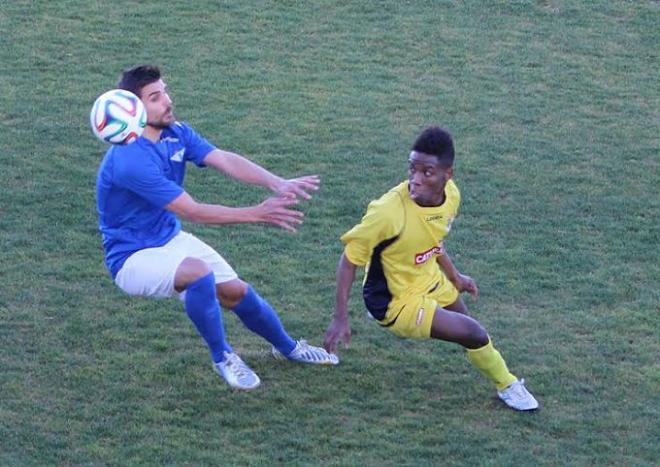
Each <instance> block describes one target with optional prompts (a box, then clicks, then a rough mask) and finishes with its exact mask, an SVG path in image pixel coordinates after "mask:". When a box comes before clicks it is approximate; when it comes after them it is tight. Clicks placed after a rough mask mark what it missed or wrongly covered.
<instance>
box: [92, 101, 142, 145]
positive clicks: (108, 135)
mask: <svg viewBox="0 0 660 467" xmlns="http://www.w3.org/2000/svg"><path fill="white" fill-rule="evenodd" d="M89 122H90V124H91V125H92V131H93V132H94V134H95V135H96V137H97V138H98V139H100V140H101V141H105V142H106V143H111V144H130V143H132V142H133V141H135V140H136V139H138V138H139V137H140V135H142V132H143V131H144V128H145V127H146V126H147V111H146V109H145V108H144V104H143V103H142V101H141V100H140V98H139V97H138V96H136V95H135V94H133V93H132V92H130V91H125V90H123V89H112V90H110V91H108V92H106V93H103V94H101V95H100V96H99V97H98V98H97V99H96V101H94V105H93V106H92V111H91V112H90V114H89Z"/></svg>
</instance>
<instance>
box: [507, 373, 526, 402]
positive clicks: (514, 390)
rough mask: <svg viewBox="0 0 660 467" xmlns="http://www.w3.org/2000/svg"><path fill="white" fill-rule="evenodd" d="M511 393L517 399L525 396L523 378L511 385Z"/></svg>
mask: <svg viewBox="0 0 660 467" xmlns="http://www.w3.org/2000/svg"><path fill="white" fill-rule="evenodd" d="M511 395H513V396H514V397H516V398H518V399H523V398H525V397H527V390H526V389H525V379H524V378H523V379H521V380H519V381H516V382H514V383H513V384H512V385H511Z"/></svg>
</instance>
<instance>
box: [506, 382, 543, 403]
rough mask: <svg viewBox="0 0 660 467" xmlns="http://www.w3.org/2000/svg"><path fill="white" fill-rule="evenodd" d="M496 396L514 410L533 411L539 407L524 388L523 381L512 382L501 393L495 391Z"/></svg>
mask: <svg viewBox="0 0 660 467" xmlns="http://www.w3.org/2000/svg"><path fill="white" fill-rule="evenodd" d="M497 395H498V396H499V397H500V399H502V400H503V401H504V403H505V404H506V405H508V406H509V407H511V408H512V409H515V410H535V409H538V407H539V403H538V402H537V400H536V399H534V396H532V394H531V393H530V392H529V391H528V390H527V388H526V387H525V380H524V379H519V380H518V381H514V382H513V383H511V384H510V385H509V386H507V387H506V388H504V389H502V390H501V391H497Z"/></svg>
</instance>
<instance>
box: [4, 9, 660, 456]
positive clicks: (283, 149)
mask: <svg viewBox="0 0 660 467" xmlns="http://www.w3.org/2000/svg"><path fill="white" fill-rule="evenodd" d="M112 3H113V6H112V7H110V6H105V4H102V3H96V2H83V1H74V0H70V1H69V0H58V1H53V2H45V1H12V2H9V1H2V0H0V63H1V64H2V65H1V66H0V122H1V124H2V131H1V132H0V163H1V166H2V170H0V182H1V183H2V188H3V189H2V191H1V192H0V279H1V280H2V286H1V288H0V464H2V465H44V464H51V465H52V464H58V465H90V464H92V465H103V464H110V465H113V464H114V465H126V464H131V465H135V464H179V465H180V464H184V465H201V464H222V465H247V464H282V465H284V464H286V465H291V464H294V465H295V464H302V465H315V464H329V465H429V464H450V465H510V464H523V465H536V464H540V465H567V464H568V465H593V464H599V465H603V464H608V465H615V464H618V465H653V464H655V463H657V460H658V459H659V458H660V452H659V449H658V447H657V440H658V439H659V438H660V428H659V425H658V419H659V417H660V412H659V409H658V407H660V397H659V393H660V390H659V388H660V367H659V365H658V361H659V359H658V355H660V345H659V344H658V337H657V336H658V329H659V328H660V314H659V313H658V312H659V310H660V305H659V304H660V297H659V293H658V284H660V271H659V267H658V264H660V257H659V256H660V255H659V253H658V252H659V250H660V248H659V246H660V245H659V243H660V242H659V240H660V229H659V225H660V222H659V219H660V197H659V194H660V193H659V190H658V176H659V173H660V172H659V165H660V164H659V161H660V157H659V153H660V151H659V149H660V141H659V138H658V128H659V127H660V118H659V116H658V109H659V108H660V92H659V90H658V89H659V88H658V84H657V81H658V79H657V76H658V75H659V74H660V73H659V71H660V70H659V67H658V63H660V62H659V57H658V50H660V36H659V34H658V28H657V25H658V24H659V23H660V7H659V5H658V3H657V2H652V1H642V0H640V1H637V2H629V1H622V0H621V1H611V2H605V1H594V2H579V1H569V0H565V1H561V0H547V1H515V2H504V1H499V2H477V1H468V2H447V1H444V2H423V1H412V2H390V1H387V2H335V1H328V2H293V1H283V2H264V1H259V2H212V1H199V2H192V3H191V2H184V1H170V2H159V3H155V2H144V4H143V2H129V1H117V2H112ZM108 5H109V4H108ZM141 62H152V63H156V64H159V65H161V66H162V68H163V69H164V71H165V73H166V76H165V78H166V80H167V81H168V83H169V85H170V88H171V91H172V96H173V98H174V100H175V104H176V106H177V109H176V110H177V115H178V117H179V118H180V119H182V120H185V121H188V122H190V123H191V124H192V125H194V126H195V127H196V128H197V129H198V130H199V131H201V132H202V133H203V134H205V135H206V136H207V137H208V138H209V139H211V140H212V141H213V142H215V143H216V144H218V145H219V146H220V147H223V148H226V149H230V150H234V151H238V152H240V153H243V154H246V155H248V156H249V157H250V158H252V159H253V160H255V161H257V162H259V163H261V164H263V165H265V166H266V167H268V168H269V169H271V170H273V171H274V172H276V173H278V174H281V175H285V176H295V175H299V174H305V173H318V174H320V175H321V176H322V184H323V186H322V189H321V191H320V192H319V193H318V195H317V196H315V198H314V200H313V201H311V202H310V203H306V204H305V205H304V206H303V209H304V211H305V213H306V216H307V217H306V224H305V225H304V227H303V228H302V230H301V231H300V232H299V233H298V234H297V235H295V236H292V235H289V234H286V233H284V232H281V231H277V230H274V229H270V228H266V227H262V226H247V227H245V226H243V227H204V226H195V225H187V226H186V228H187V229H188V230H190V231H192V232H194V233H196V234H198V235H199V236H201V237H202V238H203V239H205V240H206V241H208V242H209V243H210V244H212V245H214V246H215V247H217V249H218V250H219V251H221V252H222V253H223V254H224V255H225V256H226V258H227V259H228V260H229V261H230V262H231V263H232V264H233V265H234V267H235V268H236V269H237V270H238V271H239V273H240V274H241V276H242V277H243V278H245V279H246V280H248V281H250V282H252V283H254V284H255V286H256V287H257V288H258V290H259V291H260V292H261V293H262V294H263V295H264V296H265V297H267V298H268V299H269V300H270V301H271V302H272V303H273V304H274V305H276V307H277V308H278V309H279V310H280V314H281V316H282V319H283V321H284V323H285V324H286V325H287V327H288V328H289V330H290V331H291V333H292V334H293V335H294V336H296V337H298V336H304V337H306V338H308V339H309V340H311V341H312V342H314V343H318V342H320V341H321V339H322V336H323V334H324V331H325V328H326V326H327V324H328V323H329V320H330V317H331V314H332V307H333V300H334V268H335V265H336V262H337V259H338V256H339V254H340V252H341V245H340V244H339V241H338V237H339V235H341V234H342V233H343V232H344V231H346V230H347V229H348V228H350V227H351V226H352V225H353V224H355V223H356V222H358V221H359V218H360V216H361V214H362V212H363V210H364V208H365V206H366V204H367V203H368V201H370V200H371V199H373V198H375V197H377V196H379V195H380V194H381V193H382V192H384V191H386V190H387V189H388V188H390V187H391V186H392V185H394V184H395V183H397V182H399V181H400V180H401V179H402V178H403V177H404V176H405V170H406V157H407V151H408V149H409V147H410V145H411V143H412V141H413V140H414V138H415V136H416V135H417V133H418V132H419V131H420V130H421V129H422V128H424V126H426V125H428V124H429V123H441V124H443V125H445V126H447V127H448V128H450V129H451V131H452V132H453V134H454V136H455V140H456V146H457V150H458V155H457V162H456V180H457V182H458V184H459V186H460V188H461V190H462V194H463V200H464V202H463V205H462V210H461V217H460V218H459V219H458V220H457V222H456V224H455V228H454V231H453V233H452V236H451V237H450V240H449V242H448V248H449V250H450V252H451V253H452V254H453V255H454V257H455V261H456V263H457V264H458V266H459V267H460V268H461V269H462V270H463V271H464V272H466V273H468V274H470V275H472V276H473V277H475V278H476V279H477V281H478V283H479V285H480V288H481V298H480V300H479V302H477V303H471V308H472V311H473V314H474V316H476V317H477V318H478V319H479V320H480V321H481V322H482V323H483V324H484V325H485V326H486V327H487V329H488V330H489V332H490V334H491V335H492V336H493V338H494V340H495V342H496V344H497V346H498V347H499V349H500V350H501V351H502V353H503V355H504V356H505V357H506V359H507V361H508V363H509V366H510V367H511V368H512V369H513V371H514V373H516V374H519V375H521V376H524V377H526V378H527V381H528V383H529V387H530V388H531V389H532V390H533V391H534V393H535V394H536V395H537V396H538V398H539V400H540V401H541V404H542V406H543V407H542V410H540V411H539V412H537V413H533V414H519V413H514V412H512V411H509V410H507V409H505V408H504V407H503V406H502V404H501V403H500V402H499V401H498V400H497V399H496V398H495V394H494V391H493V389H492V388H491V387H490V386H489V385H488V384H487V382H485V381H484V380H483V379H482V378H480V377H479V376H478V375H477V373H476V371H474V370H473V369H472V368H471V367H470V366H469V364H468V363H467V362H466V361H465V357H464V355H463V352H462V351H461V350H460V349H459V348H457V347H454V346H452V345H449V344H444V343H439V342H412V341H404V340H399V339H397V338H395V337H393V336H391V335H389V334H386V333H385V332H383V331H381V330H380V329H378V328H377V327H376V326H375V325H374V324H373V323H372V322H368V321H366V320H365V319H363V316H364V310H363V306H362V302H361V299H360V296H359V290H358V287H355V288H354V290H353V295H352V301H351V314H352V323H353V331H354V335H353V345H352V346H351V348H350V349H349V350H347V351H343V352H342V353H341V357H342V358H343V361H342V364H341V365H340V366H339V367H337V368H332V369H328V368H308V367H299V366H295V365H289V364H285V363H281V362H274V361H273V360H272V359H271V358H270V356H269V354H268V346H267V345H265V343H263V341H260V340H259V339H257V338H256V337H254V336H253V335H250V334H249V333H248V332H247V331H246V330H245V329H244V328H243V327H242V326H241V325H240V323H238V322H237V320H236V319H235V318H234V317H233V316H227V317H226V320H225V321H226V326H227V332H228V334H229V336H230V339H231V342H232V343H233V345H234V346H235V348H237V349H238V350H239V351H240V353H241V354H242V355H243V356H244V357H245V359H246V360H247V361H248V362H249V363H250V364H251V365H252V366H253V367H254V369H255V370H256V371H257V372H258V373H259V374H260V376H261V377H262V380H263V386H262V388H260V389H259V390H258V391H256V392H254V393H249V394H241V393H233V392H231V391H230V390H229V389H228V388H227V387H226V385H224V384H223V383H222V382H221V380H220V379H219V378H218V377H217V376H216V375H214V373H213V372H212V371H211V368H210V364H209V362H208V356H207V352H206V350H205V348H204V346H203V345H202V343H201V341H200V339H199V338H198V337H197V336H196V334H195V331H194V329H193V327H192V325H191V324H190V323H189V321H188V319H187V318H186V316H185V313H183V311H182V307H181V305H180V304H179V303H178V302H176V301H152V300H146V299H133V298H129V297H126V296H124V295H122V294H121V292H120V291H119V290H117V289H116V288H115V287H114V285H113V284H112V282H111V280H110V278H109V276H108V274H107V272H106V271H105V269H104V266H103V261H102V251H101V245H100V236H99V234H98V231H97V227H96V214H95V204H94V176H95V171H96V168H97V166H98V163H99V161H100V159H101V156H102V153H103V151H104V146H103V145H101V144H100V143H98V142H97V141H96V140H95V139H94V138H93V136H92V135H91V131H90V129H89V128H88V121H87V115H88V111H89V109H90V107H91V104H92V102H93V100H94V98H95V97H96V96H97V95H98V94H100V93H101V92H103V91H105V90H106V89H108V88H111V87H113V86H114V85H115V84H116V80H117V77H118V74H119V72H120V71H121V69H122V68H125V67H128V66H131V65H134V64H137V63H141ZM187 186H188V188H189V191H190V192H191V193H192V194H193V195H194V196H196V197H197V198H199V199H202V200H205V201H208V202H221V203H226V204H229V205H245V204H248V203H255V202H257V201H259V200H260V199H262V198H263V197H264V196H265V192H263V191H262V190H259V189H254V188H250V187H241V186H239V185H237V184H235V183H232V182H230V181H226V180H223V179H222V178H220V177H218V176H216V175H215V174H213V173H211V172H210V171H209V172H207V171H198V170H195V169H194V168H191V169H190V171H189V178H188V182H187Z"/></svg>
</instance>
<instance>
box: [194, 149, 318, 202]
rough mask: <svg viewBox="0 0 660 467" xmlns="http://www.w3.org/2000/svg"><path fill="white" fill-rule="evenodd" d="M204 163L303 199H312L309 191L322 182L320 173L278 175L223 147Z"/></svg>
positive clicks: (245, 179)
mask: <svg viewBox="0 0 660 467" xmlns="http://www.w3.org/2000/svg"><path fill="white" fill-rule="evenodd" d="M204 164H206V165H207V166H209V167H213V168H214V169H216V170H218V171H220V172H222V173H224V174H225V175H227V176H229V177H231V178H234V179H236V180H239V181H241V182H244V183H249V184H251V185H258V186H263V187H265V188H268V189H269V190H271V191H272V192H273V193H277V194H285V193H288V194H293V195H295V196H296V197H298V196H300V197H301V198H303V199H310V198H311V195H310V194H309V192H310V191H316V190H318V189H319V185H320V183H321V179H320V178H319V176H318V175H307V176H303V177H297V178H292V179H284V178H282V177H278V176H277V175H275V174H273V173H271V172H269V171H268V170H266V169H264V168H263V167H261V166H260V165H258V164H255V163H254V162H252V161H250V160H248V159H246V158H245V157H243V156H241V155H239V154H235V153H233V152H229V151H224V150H222V149H215V150H213V151H211V152H210V153H209V154H208V155H207V156H206V158H205V159H204Z"/></svg>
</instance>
